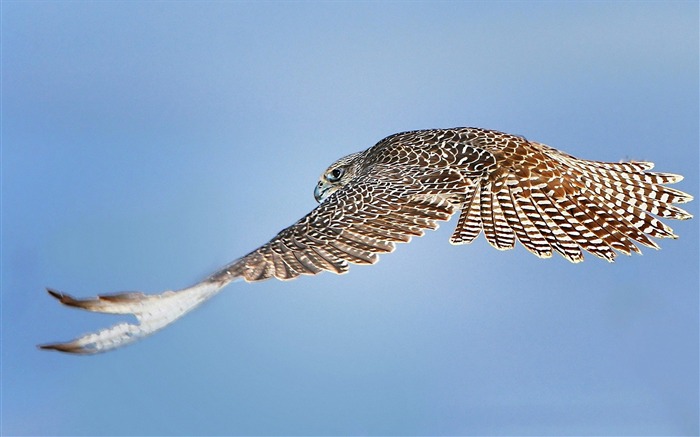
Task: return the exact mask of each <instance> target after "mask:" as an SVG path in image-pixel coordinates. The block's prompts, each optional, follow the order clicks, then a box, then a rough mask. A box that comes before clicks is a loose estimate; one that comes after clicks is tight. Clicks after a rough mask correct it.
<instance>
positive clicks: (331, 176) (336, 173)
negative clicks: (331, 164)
mask: <svg viewBox="0 0 700 437" xmlns="http://www.w3.org/2000/svg"><path fill="white" fill-rule="evenodd" d="M343 174H345V170H343V169H342V168H340V167H338V168H334V169H333V170H331V171H330V172H329V173H328V175H326V179H328V182H338V181H339V180H340V178H342V177H343Z"/></svg>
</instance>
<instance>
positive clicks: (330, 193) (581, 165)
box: [43, 128, 692, 353]
mask: <svg viewBox="0 0 700 437" xmlns="http://www.w3.org/2000/svg"><path fill="white" fill-rule="evenodd" d="M652 167H653V164H652V163H649V162H634V161H633V162H620V163H607V162H598V161H587V160H582V159H578V158H575V157H573V156H571V155H568V154H566V153H563V152H561V151H559V150H556V149H553V148H551V147H548V146H546V145H544V144H540V143H536V142H532V141H528V140H526V139H525V138H522V137H519V136H515V135H509V134H505V133H501V132H497V131H492V130H486V129H479V128H454V129H431V130H420V131H411V132H404V133H399V134H395V135H392V136H389V137H387V138H385V139H383V140H381V141H380V142H378V143H377V144H376V145H374V146H373V147H371V148H369V149H367V150H365V151H363V152H358V153H354V154H351V155H348V156H346V157H344V158H341V159H339V160H338V161H336V162H335V163H333V164H332V165H331V166H330V167H329V168H328V169H327V170H326V171H325V172H324V173H323V174H322V175H321V178H320V179H319V182H318V184H317V186H316V189H315V192H314V194H315V196H316V199H317V200H318V201H319V202H320V204H319V206H317V207H316V208H315V209H314V210H312V211H311V212H310V213H309V214H307V215H306V216H305V217H303V218H302V219H300V220H299V221H298V222H296V223H295V224H293V225H292V226H290V227H288V228H286V229H284V230H283V231H281V232H280V233H278V234H277V235H276V236H275V237H274V238H272V239H271V240H270V241H269V242H268V243H266V244H264V245H262V246H261V247H259V248H257V249H256V250H254V251H252V252H250V253H249V254H247V255H245V256H243V257H241V258H239V259H238V260H236V261H234V262H233V263H231V264H229V265H227V266H226V267H224V268H222V269H221V270H219V271H217V272H216V273H214V274H212V275H211V276H210V277H208V278H207V279H205V280H204V281H202V282H200V283H199V284H197V285H195V286H193V287H190V288H187V289H183V290H180V291H177V292H165V293H163V294H160V295H154V296H146V295H143V294H141V293H125V294H120V295H110V296H102V297H98V298H95V299H88V300H77V299H73V298H72V297H70V296H68V295H65V294H61V293H57V292H51V293H52V294H53V295H54V296H56V297H57V298H59V299H60V300H61V302H63V303H65V304H67V305H70V306H76V307H80V308H84V309H88V310H91V311H99V312H116V313H131V314H134V315H136V317H137V318H138V319H139V321H140V325H129V324H122V325H117V326H115V327H112V328H109V329H107V330H103V331H100V332H98V333H96V334H88V335H86V336H84V337H82V338H80V339H78V340H74V341H73V342H69V343H60V344H52V345H46V346H43V347H44V348H48V349H57V350H61V351H64V352H74V353H94V352H101V351H105V350H109V349H113V348H115V347H119V346H121V345H123V344H127V343H130V342H132V341H134V340H135V339H137V338H140V337H143V336H145V335H148V334H150V333H152V332H154V331H155V330H157V329H160V328H162V327H163V326H166V325H167V324H169V323H172V322H173V321H174V320H176V319H177V318H179V317H181V316H182V315H183V314H185V313H186V312H188V311H190V310H191V309H193V308H194V307H196V306H197V305H198V304H199V303H201V302H202V301H203V300H205V299H207V298H209V297H210V296H212V295H213V294H215V293H216V292H218V290H220V289H221V288H222V287H224V286H225V285H227V284H228V283H230V282H231V281H233V280H235V279H237V278H242V279H244V280H246V281H259V280H263V279H268V278H273V277H274V278H277V279H283V280H287V279H293V278H295V277H297V276H299V275H302V274H308V275H313V274H317V273H320V272H322V271H331V272H335V273H345V272H347V271H348V268H349V264H373V263H374V262H376V261H377V259H378V254H381V253H387V252H391V251H393V250H394V245H395V244H396V243H405V242H409V241H410V239H411V238H412V237H414V236H421V235H423V232H424V230H425V229H435V228H437V225H438V222H439V221H445V220H449V219H450V217H451V216H452V215H453V214H455V213H458V212H459V220H458V221H457V225H456V229H455V231H454V232H453V234H452V237H451V238H450V242H451V243H453V244H464V243H470V242H471V241H473V240H474V238H476V237H477V236H478V235H479V234H480V233H481V232H482V231H483V233H484V235H485V237H486V239H487V240H488V242H489V243H490V244H491V245H492V246H494V247H496V248H497V249H501V250H506V249H512V248H513V247H514V246H515V242H516V241H519V242H520V243H521V244H522V245H523V246H524V247H525V248H526V249H528V250H529V251H530V252H532V253H534V254H535V255H537V256H539V257H543V258H546V257H550V256H551V255H552V253H553V252H558V253H559V254H561V255H562V256H564V257H565V258H566V259H568V260H569V261H572V262H579V261H582V260H583V251H584V250H585V251H588V252H590V253H592V254H593V255H596V256H598V257H600V258H603V259H606V260H608V261H613V260H614V258H615V256H616V251H618V252H621V253H624V254H628V255H629V254H631V253H632V252H639V248H638V247H637V246H636V244H635V242H636V243H639V244H641V245H644V246H648V247H653V248H658V246H657V245H656V243H655V242H654V241H653V240H652V239H651V238H650V237H654V238H675V237H676V236H675V235H674V234H673V231H672V230H671V229H670V228H669V227H668V226H667V225H665V224H664V223H662V222H661V221H660V220H659V219H658V218H656V217H662V218H670V219H688V218H691V215H690V214H688V213H687V212H686V211H684V210H682V209H680V208H678V207H676V206H674V205H673V204H674V203H684V202H688V201H690V200H692V196H690V195H688V194H686V193H683V192H681V191H678V190H675V189H672V188H669V187H666V186H664V184H671V183H674V182H678V181H680V180H681V179H682V177H681V176H679V175H674V174H666V173H653V172H649V170H651V168H652Z"/></svg>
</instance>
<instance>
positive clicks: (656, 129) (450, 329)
mask: <svg viewBox="0 0 700 437" xmlns="http://www.w3.org/2000/svg"><path fill="white" fill-rule="evenodd" d="M698 19H699V14H698V4H697V2H620V3H613V2H591V3H578V2H542V3H529V2H506V3H491V2H484V3H477V2H464V3H459V2H445V3H442V2H441V3H434V2H430V3H428V2H425V3H422V2H411V3H404V2H391V3H370V2H366V3H340V2H334V3H305V2H301V3H275V2H265V3H239V2H236V3H234V2H231V3H229V2H211V3H200V2H196V3H195V2H149V3H141V2H3V3H2V429H1V431H2V434H3V435H155V434H158V435H163V434H172V435H213V434H232V435H235V434H249V435H261V434H267V435H269V434H326V435H331V434H385V435H388V434H391V435H395V434H404V435H416V434H452V435H454V434H462V435H504V434H518V435H528V434H531V435H568V434H579V435H580V434H597V435H640V434H642V435H643V434H659V435H697V434H698V432H699V431H700V430H699V429H698V421H699V420H698V409H699V408H698V407H699V405H698V343H699V339H698V328H699V324H698V289H699V281H698V265H699V260H698V241H700V236H699V235H698V219H697V218H696V219H694V220H692V221H686V222H675V223H671V224H672V226H673V228H674V229H675V230H676V232H677V234H679V235H680V239H678V240H675V241H671V240H667V241H661V242H660V244H661V246H662V250H660V251H653V250H645V252H644V255H643V256H633V257H631V258H627V257H624V256H621V257H619V258H618V262H616V263H614V264H608V263H606V262H603V261H601V260H598V259H594V258H593V257H592V256H588V257H587V259H586V262H584V263H583V264H578V265H571V264H568V263H567V262H565V261H564V260H562V259H561V258H560V257H559V258H553V259H550V260H539V259H537V258H535V257H534V256H532V255H530V254H529V253H527V252H526V251H525V250H524V249H523V248H522V247H517V248H516V249H515V250H513V251H509V252H498V251H496V250H494V249H492V248H491V247H489V246H488V244H487V243H486V242H485V241H484V239H483V237H482V238H480V239H479V240H478V241H476V242H475V243H474V244H472V245H471V246H459V247H453V246H450V245H449V243H448V238H449V235H450V232H451V231H452V227H453V226H454V222H452V223H447V224H443V225H442V227H441V228H440V229H439V230H438V231H436V232H430V233H428V234H427V235H426V236H425V237H424V238H420V239H416V240H414V241H413V242H412V243H411V244H409V245H403V246H400V247H399V248H398V249H397V251H396V252H395V253H393V254H391V255H388V256H384V257H382V260H381V261H380V262H379V263H378V264H377V265H376V266H372V267H355V268H352V269H351V272H350V274H348V275H344V276H335V275H331V274H323V275H320V276H317V277H305V278H301V279H299V280H296V281H292V282H279V281H268V282H265V283H258V284H244V283H235V284H232V285H231V286H229V288H228V289H227V290H225V291H224V292H223V293H222V294H220V295H219V296H217V297H216V298H215V299H214V300H212V301H210V302H208V303H207V304H206V305H204V306H203V307H202V308H200V309H198V310H197V311H195V312H193V313H192V314H190V315H188V316H187V317H185V318H184V319H182V320H181V321H179V322H178V323H177V324H175V325H173V326H171V327H169V328H168V329H166V330H164V331H162V332H160V333H158V334H157V335H155V336H153V337H150V338H148V339H146V340H144V341H142V342H140V343H137V344H135V345H133V346H129V347H127V348H125V349H123V350H118V351H115V352H112V353H108V354H103V355H99V356H92V357H74V356H67V355H63V354H59V353H48V352H43V351H39V350H37V349H36V348H35V345H36V344H38V343H44V342H49V341H57V340H68V339H71V338H73V337H75V336H77V335H79V334H82V333H84V332H87V331H90V330H93V329H96V328H101V327H104V326H107V325H108V324H112V323H114V322H115V321H116V320H118V318H113V317H109V316H105V315H96V314H89V313H81V312H79V311H75V310H71V309H68V308H62V307H60V306H59V305H58V304H57V303H56V302H55V301H53V300H52V299H50V298H49V297H48V295H46V293H45V291H44V287H46V286H50V287H54V288H57V289H59V290H63V291H66V292H70V293H72V294H75V295H78V296H89V295H94V294H96V293H105V292H113V291H124V290H141V291H145V292H159V291H162V290H165V289H174V288H181V287H185V286H187V285H190V284H192V283H194V282H196V281H198V280H199V279H202V278H203V277H204V276H206V275H207V274H209V273H211V272H212V271H214V270H215V269H216V268H217V267H219V266H221V265H223V264H225V263H227V262H229V261H231V260H233V259H235V258H237V257H238V256H240V255H243V254H245V253H247V252H248V251H249V250H251V249H254V248H255V247H257V246H258V245H260V244H262V243H264V242H265V241H267V239H268V238H270V237H272V236H273V235H274V234H275V233H276V232H278V231H279V230H280V229H282V228H283V227H286V226H287V225H289V224H291V223H292V222H294V221H295V220H297V219H298V218H299V217H301V216H302V215H303V214H305V213H306V212H308V211H309V210H310V209H311V208H313V207H314V206H315V202H314V200H313V188H314V184H315V182H316V178H317V177H318V175H319V174H320V173H321V172H322V171H323V170H324V169H325V168H326V166H327V165H328V164H329V163H331V162H333V161H334V160H335V159H337V158H338V157H340V156H343V155H346V154H348V153H351V152H354V151H358V150H362V149H365V148H367V147H369V146H371V145H373V144H374V143H375V142H376V141H378V140H379V139H381V138H383V137H384V136H387V135H389V134H392V133H394V132H398V131H404V130H412V129H421V128H434V127H453V126H479V127H487V128H493V129H498V130H502V131H506V132H510V133H516V134H521V135H525V136H527V137H528V138H530V139H533V140H537V141H540V142H544V143H546V144H549V145H552V146H554V147H558V148H562V149H564V150H566V151H567V152H569V153H571V154H573V155H576V156H581V157H585V158H590V159H598V160H612V161H617V160H619V159H644V160H652V161H654V162H656V164H657V169H658V170H660V171H666V172H676V173H681V174H684V175H685V176H686V179H685V180H684V181H683V182H681V183H680V184H678V185H677V187H678V188H680V189H683V190H685V191H688V192H690V193H692V194H694V195H696V196H697V194H698V174H699V171H698V161H699V158H698V154H699V146H698V144H699V137H698V135H699V133H698V132H699V126H698V119H699V109H698V108H699V104H698V95H699V86H698V77H699V71H698V53H699V49H698V21H699V20H698ZM687 207H688V210H689V211H690V212H691V213H693V214H695V215H696V217H697V214H698V202H697V201H695V202H693V203H691V204H688V205H687Z"/></svg>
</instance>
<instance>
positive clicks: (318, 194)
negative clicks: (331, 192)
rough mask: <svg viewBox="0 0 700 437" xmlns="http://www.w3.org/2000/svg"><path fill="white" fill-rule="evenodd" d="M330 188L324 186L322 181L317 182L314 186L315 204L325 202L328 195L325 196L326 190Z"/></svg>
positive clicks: (326, 185)
mask: <svg viewBox="0 0 700 437" xmlns="http://www.w3.org/2000/svg"><path fill="white" fill-rule="evenodd" d="M329 188H330V185H328V184H324V183H323V181H318V184H316V188H314V198H315V199H316V202H318V203H321V202H323V201H324V200H325V198H326V197H328V195H326V192H328V189H329Z"/></svg>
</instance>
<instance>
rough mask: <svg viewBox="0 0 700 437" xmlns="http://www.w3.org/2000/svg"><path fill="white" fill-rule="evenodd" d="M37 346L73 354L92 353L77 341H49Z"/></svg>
mask: <svg viewBox="0 0 700 437" xmlns="http://www.w3.org/2000/svg"><path fill="white" fill-rule="evenodd" d="M37 348H39V349H40V350H45V351H58V352H64V353H67V354H73V355H90V354H91V352H90V351H89V350H87V349H85V348H84V347H82V346H79V345H77V344H75V342H69V343H47V344H39V345H37Z"/></svg>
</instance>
